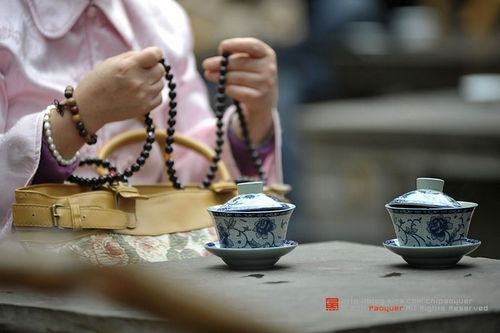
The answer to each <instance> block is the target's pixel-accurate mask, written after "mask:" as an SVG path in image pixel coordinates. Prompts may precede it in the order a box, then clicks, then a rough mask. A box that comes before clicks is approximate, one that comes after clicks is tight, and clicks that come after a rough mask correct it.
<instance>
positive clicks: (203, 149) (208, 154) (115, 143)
mask: <svg viewBox="0 0 500 333" xmlns="http://www.w3.org/2000/svg"><path fill="white" fill-rule="evenodd" d="M155 137H156V138H157V139H158V140H159V141H158V142H163V143H165V139H166V132H165V130H160V129H157V130H156V131H155ZM144 138H146V133H144V131H143V130H140V129H136V130H130V131H126V132H123V133H121V134H119V135H116V136H114V137H113V138H111V140H109V141H108V142H106V143H105V144H104V145H103V146H102V147H101V149H100V150H99V152H98V153H97V157H98V158H99V159H103V160H105V159H106V158H107V157H108V156H109V155H111V153H112V152H113V151H114V150H116V149H118V148H120V147H122V146H125V145H127V144H130V143H133V142H137V141H141V140H143V139H144ZM173 138H174V140H175V143H176V144H179V145H181V146H184V147H187V148H190V149H192V150H194V151H196V152H197V153H199V154H200V155H202V156H204V157H205V158H206V159H207V160H213V158H214V156H215V155H216V154H215V152H214V150H213V149H211V148H210V147H208V146H207V145H205V144H203V143H202V142H200V141H197V140H195V139H193V138H190V137H188V136H186V135H183V134H180V133H175V134H174V136H173ZM169 158H170V156H169V154H166V156H165V160H168V159H169ZM217 169H218V171H219V174H220V178H221V180H223V181H228V182H230V181H231V175H230V173H229V171H228V169H227V166H226V165H225V164H224V162H223V161H222V160H219V161H218V163H217ZM97 172H98V173H99V174H101V175H104V174H106V171H105V168H102V167H101V168H98V170H97Z"/></svg>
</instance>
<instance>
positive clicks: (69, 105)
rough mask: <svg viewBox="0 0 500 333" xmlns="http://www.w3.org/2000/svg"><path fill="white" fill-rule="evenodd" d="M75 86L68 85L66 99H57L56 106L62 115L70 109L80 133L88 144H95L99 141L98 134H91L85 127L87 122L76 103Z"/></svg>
mask: <svg viewBox="0 0 500 333" xmlns="http://www.w3.org/2000/svg"><path fill="white" fill-rule="evenodd" d="M73 91H74V89H73V87H72V86H66V89H64V97H66V100H65V101H64V102H62V103H59V102H58V101H56V103H55V104H56V107H57V109H58V111H59V114H60V115H62V114H63V113H64V110H65V109H69V111H70V112H71V120H73V122H74V123H75V126H76V129H77V130H78V134H80V136H81V137H82V138H83V139H84V140H85V142H86V143H87V144H88V145H93V144H95V143H96V142H97V135H95V134H90V133H89V132H88V131H87V129H86V128H85V124H84V123H83V121H82V118H81V117H80V110H79V109H78V105H76V100H75V98H74V97H73Z"/></svg>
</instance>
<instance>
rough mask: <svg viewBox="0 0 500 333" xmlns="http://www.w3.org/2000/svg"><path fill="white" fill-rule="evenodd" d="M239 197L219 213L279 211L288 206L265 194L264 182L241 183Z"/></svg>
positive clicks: (222, 207) (220, 209) (229, 202)
mask: <svg viewBox="0 0 500 333" xmlns="http://www.w3.org/2000/svg"><path fill="white" fill-rule="evenodd" d="M237 187H238V195H237V196H236V197H234V198H232V199H230V200H229V201H228V202H226V203H225V204H223V205H221V206H220V207H219V208H218V209H217V210H218V211H226V212H227V211H233V212H248V211H256V210H277V209H283V208H287V207H288V206H287V204H286V203H283V202H281V201H279V200H278V199H277V198H274V197H271V196H269V195H267V194H265V193H263V188H264V184H263V183H262V182H247V183H239V184H237Z"/></svg>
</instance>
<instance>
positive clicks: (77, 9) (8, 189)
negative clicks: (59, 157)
mask: <svg viewBox="0 0 500 333" xmlns="http://www.w3.org/2000/svg"><path fill="white" fill-rule="evenodd" d="M192 42H193V41H192V36H191V30H190V27H189V21H188V18H187V16H186V14H185V12H184V11H183V10H182V9H181V8H180V7H179V6H178V5H177V4H176V3H175V2H174V1H166V0H162V1H154V0H151V1H147V0H123V1H118V0H71V1H67V0H44V1H35V0H9V1H1V2H0V176H1V178H0V189H1V191H2V194H1V196H0V235H2V234H5V233H6V232H7V231H8V230H10V225H11V221H10V220H11V213H10V207H11V204H12V203H13V201H14V190H15V189H16V188H18V187H22V186H25V185H27V184H29V183H30V181H31V179H32V177H33V175H34V173H35V171H36V170H37V167H38V163H39V159H40V147H41V140H42V110H43V109H45V107H46V106H47V105H49V104H51V103H52V101H53V100H54V98H58V99H62V98H63V96H62V93H63V90H64V87H65V86H66V85H73V86H77V85H78V82H79V81H80V80H81V79H82V78H83V77H84V75H85V74H86V73H87V72H89V71H90V70H91V69H92V68H93V67H94V66H95V65H96V64H97V63H99V62H101V61H102V60H104V59H105V58H108V57H110V56H114V55H116V54H119V53H122V52H125V51H128V50H140V49H142V48H144V47H147V46H152V45H155V46H159V47H160V48H161V49H162V50H163V51H164V55H165V58H166V61H167V62H168V63H169V64H171V65H172V68H173V73H174V75H175V81H176V83H177V95H178V97H177V99H178V111H179V113H178V116H177V124H176V130H177V131H179V132H181V133H184V134H187V135H189V136H191V137H194V138H197V139H199V140H201V141H203V142H205V143H206V144H208V145H210V146H213V145H214V142H215V120H214V117H213V115H212V111H211V108H210V105H209V102H208V98H207V94H206V88H205V86H204V83H203V81H202V80H201V78H200V77H199V74H198V72H197V70H196V65H195V59H194V56H193V54H192ZM214 52H216V50H214ZM110 98H112V96H110ZM167 102H168V97H167V93H166V90H165V94H164V103H163V105H161V106H160V107H158V108H157V109H155V110H154V111H153V112H152V113H151V115H152V117H153V119H154V121H155V124H156V126H157V128H165V127H166V122H167V117H168V114H167V112H166V106H167ZM231 112H232V110H229V112H227V113H226V115H225V123H226V125H227V121H228V118H229V116H230V113H231ZM274 117H275V122H274V123H275V133H276V135H275V150H274V152H273V153H271V154H269V155H268V157H267V158H266V160H265V161H264V167H265V171H266V174H267V176H268V180H269V182H270V183H275V182H281V181H282V173H281V156H280V147H281V141H280V128H279V120H278V117H277V112H274ZM142 127H143V124H141V122H140V121H138V120H127V121H122V122H116V123H112V124H108V125H106V126H105V127H103V128H102V129H101V130H100V131H99V132H98V133H97V134H98V136H99V141H98V143H97V144H96V145H94V146H87V145H85V146H84V147H82V149H81V151H80V154H81V156H83V157H90V156H95V155H96V151H97V150H98V149H99V148H100V147H101V146H102V144H103V142H105V141H106V140H107V139H109V138H111V137H113V136H114V135H116V134H118V133H121V132H123V131H125V130H128V129H132V128H142ZM226 128H227V127H226ZM227 141H228V140H225V142H226V143H225V146H224V152H223V160H224V161H225V162H226V164H227V165H228V167H229V169H230V171H231V173H232V174H233V175H234V176H235V177H238V176H239V171H238V169H237V166H236V163H235V160H234V158H233V156H232V155H231V149H230V147H229V145H228V144H227ZM141 146H142V143H141V144H138V145H137V147H133V149H132V148H131V147H127V150H121V151H119V152H117V153H116V154H114V155H113V157H112V160H114V162H115V164H116V165H117V166H118V168H119V169H120V170H123V169H124V168H125V167H127V166H128V165H130V163H132V162H133V161H135V159H136V157H137V155H138V153H139V152H140V147H141ZM174 158H175V160H176V167H177V171H178V174H179V178H180V180H181V181H182V182H184V183H186V182H191V183H192V182H201V181H202V179H203V176H204V175H205V173H206V170H207V167H208V162H206V161H205V160H204V159H203V158H202V157H200V156H198V155H197V154H195V153H192V152H189V151H186V150H182V149H180V148H176V151H175V152H174ZM78 173H80V174H91V173H93V170H79V171H78ZM165 174H166V173H165V169H164V163H163V160H162V152H161V150H160V149H159V148H158V147H155V148H154V150H153V151H152V154H151V157H150V158H149V159H148V161H147V162H146V164H145V165H144V166H143V168H142V169H141V171H140V172H139V173H138V174H137V175H135V176H134V177H132V179H131V182H133V183H155V182H161V181H163V180H164V179H165Z"/></svg>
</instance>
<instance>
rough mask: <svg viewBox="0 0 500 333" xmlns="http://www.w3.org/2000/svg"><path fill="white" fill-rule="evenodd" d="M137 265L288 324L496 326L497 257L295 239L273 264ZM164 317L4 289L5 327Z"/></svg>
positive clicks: (132, 328) (316, 328)
mask: <svg viewBox="0 0 500 333" xmlns="http://www.w3.org/2000/svg"><path fill="white" fill-rule="evenodd" d="M141 269H143V271H144V273H145V274H164V275H165V276H168V277H169V278H171V279H173V280H174V281H178V283H179V284H182V285H183V286H190V287H192V290H193V297H195V298H196V295H200V297H201V296H204V297H208V298H209V299H211V300H213V302H216V303H222V304H225V305H226V306H227V307H230V308H231V309H233V310H234V311H236V312H241V313H244V314H248V315H251V316H255V318H256V320H258V321H260V322H263V323H268V324H272V325H279V326H283V327H290V331H292V330H294V331H297V332H379V331H380V332H381V331H385V332H386V331H402V332H417V331H418V332H427V331H429V332H431V331H433V332H436V331H439V332H447V331H453V332H471V331H474V332H478V331H481V332H482V333H486V332H498V331H500V261H498V260H493V259H485V258H470V257H465V258H463V259H462V260H461V261H460V263H459V264H458V265H457V266H456V267H454V268H452V269H443V270H422V269H416V268H411V267H410V266H408V265H406V263H405V262H404V261H403V260H402V259H401V258H400V257H399V256H397V255H395V254H393V253H391V252H389V251H387V250H386V249H384V248H382V247H379V246H370V245H360V244H354V243H346V242H327V243H315V244H305V245H299V247H298V248H297V249H295V250H294V251H293V252H291V253H290V254H288V255H286V256H285V257H283V258H281V260H280V261H279V262H278V264H277V265H276V266H275V269H272V270H263V271H233V270H229V269H228V268H227V267H226V266H225V264H223V262H222V261H221V260H220V259H219V258H217V257H214V256H211V257H207V258H200V259H193V260H184V261H177V262H165V263H158V264H151V265H144V266H143V267H141ZM326 298H338V300H339V309H338V310H337V311H327V310H326V309H325V300H326ZM450 302H451V303H455V305H453V304H451V305H450V304H445V303H450ZM207 306H210V304H207ZM381 306H389V309H392V310H397V311H392V312H386V311H376V309H377V310H381V309H387V308H380V307H381ZM374 307H378V308H374ZM193 316H194V317H193V318H195V314H193ZM26 318H38V321H37V322H38V324H37V322H31V323H30V322H29V321H26V320H25V319H26ZM40 323H43V325H42V326H43V328H44V329H45V330H43V329H42V327H40V326H41V325H40ZM141 324H142V325H143V326H141ZM158 325H159V324H158V322H156V321H154V320H153V319H152V318H151V317H150V316H147V315H145V314H141V313H138V312H136V311H130V310H128V309H125V308H119V307H116V306H114V305H112V304H110V303H108V302H106V301H104V300H101V299H99V298H97V297H93V296H91V295H90V296H89V295H87V296H82V295H71V296H68V297H55V296H50V295H40V294H36V293H32V292H26V291H19V290H7V289H5V288H3V289H0V329H2V328H3V329H4V330H5V331H7V332H18V331H19V332H21V331H22V332H45V331H50V332H67V331H71V332H101V331H102V330H101V329H100V327H107V328H108V329H107V330H105V331H115V329H116V328H119V329H118V330H117V331H120V332H137V331H139V330H138V327H141V329H140V331H141V332H156V331H160V329H159V326H158ZM61 327H62V328H61ZM64 327H66V330H64ZM69 327H71V330H68V329H67V328H69ZM20 328H22V329H20ZM16 329H17V330H16Z"/></svg>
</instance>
